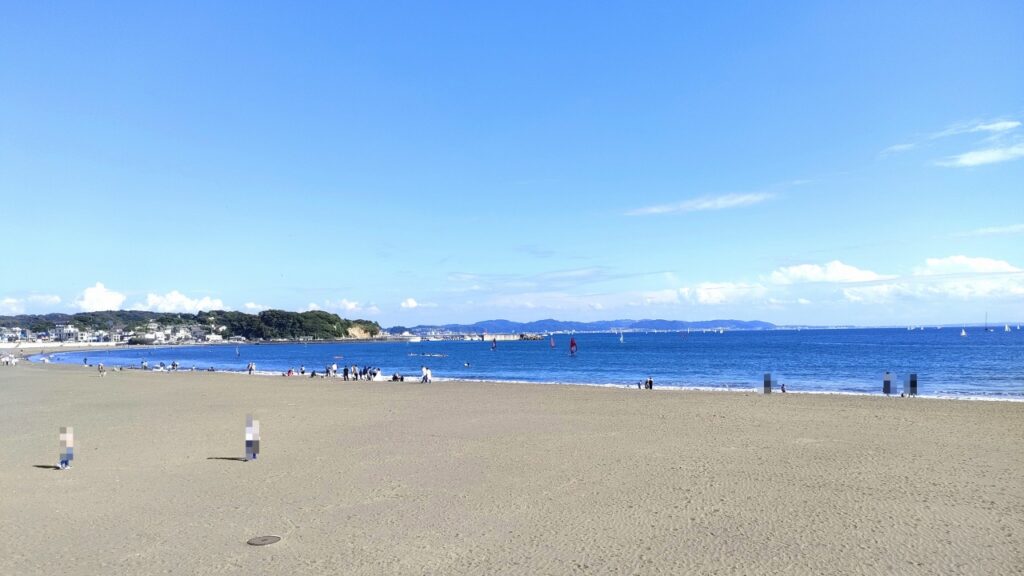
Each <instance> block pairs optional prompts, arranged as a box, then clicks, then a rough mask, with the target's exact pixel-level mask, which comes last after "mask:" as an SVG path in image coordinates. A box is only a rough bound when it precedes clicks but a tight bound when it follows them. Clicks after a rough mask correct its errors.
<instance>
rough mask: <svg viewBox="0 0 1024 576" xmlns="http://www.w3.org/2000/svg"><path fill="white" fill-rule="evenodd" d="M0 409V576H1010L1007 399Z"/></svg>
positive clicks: (616, 396) (228, 403)
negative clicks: (65, 443) (68, 460)
mask: <svg viewBox="0 0 1024 576" xmlns="http://www.w3.org/2000/svg"><path fill="white" fill-rule="evenodd" d="M247 413H253V414H254V415H255V416H256V418H258V419H259V420H260V422H261V429H262V451H261V455H260V458H259V460H258V461H256V462H241V461H239V460H237V459H238V458H240V457H241V456H243V454H244V432H245V416H246V414H247ZM0 414H2V417H0V489H2V490H3V498H2V500H0V518H2V519H3V522H2V523H0V574H17V575H31V574H156V573H169V574H222V573H232V574H495V573H502V574H531V575H532V574H571V573H579V574H894V573H899V574H1011V573H1020V572H1021V570H1022V567H1024V480H1022V478H1024V450H1022V448H1021V446H1024V403H1011V402H978V401H954V400H938V399H898V398H882V397H858V396H838V395H797V394H786V395H782V394H773V395H771V396H761V395H757V394H752V393H751V394H748V393H725V392H678V391H658V390H655V391H654V392H645V391H640V390H636V389H635V388H633V389H608V388H591V387H577V386H547V385H522V384H481V383H459V382H447V383H434V384H429V385H423V384H416V383H400V384H393V383H374V382H360V383H351V382H349V383H346V382H342V381H340V380H324V379H319V378H317V379H309V378H281V377H249V376H240V375H232V374H211V373H202V372H200V373H176V374H169V373H143V372H139V371H125V372H111V373H108V375H107V376H106V377H105V378H100V377H99V375H98V373H97V372H96V371H95V370H94V369H87V368H84V367H79V366H56V365H48V366H47V365H28V366H26V365H24V364H22V365H19V366H18V367H16V368H0ZM61 426H73V427H74V431H75V448H76V456H75V461H74V467H73V468H72V469H71V470H67V471H57V470H53V469H52V466H54V465H55V464H56V463H57V452H58V448H59V443H58V431H59V428H60V427H61ZM262 535H278V536H281V537H282V540H281V541H280V542H278V543H276V544H272V545H269V546H265V547H253V546H248V545H247V544H246V540H248V539H250V538H252V537H254V536H262Z"/></svg>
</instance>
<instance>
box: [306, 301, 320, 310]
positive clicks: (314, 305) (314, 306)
mask: <svg viewBox="0 0 1024 576" xmlns="http://www.w3.org/2000/svg"><path fill="white" fill-rule="evenodd" d="M319 309H320V306H318V305H317V303H316V302H310V303H309V305H308V306H306V312H312V311H314V310H319Z"/></svg>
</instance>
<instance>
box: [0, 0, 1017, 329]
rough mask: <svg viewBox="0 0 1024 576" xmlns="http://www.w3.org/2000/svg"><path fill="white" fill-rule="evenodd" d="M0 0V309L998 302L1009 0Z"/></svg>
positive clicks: (1009, 242)
mask: <svg viewBox="0 0 1024 576" xmlns="http://www.w3.org/2000/svg"><path fill="white" fill-rule="evenodd" d="M682 4H683V3H674V2H672V3H647V2H624V3H621V4H612V3H600V4H595V3H582V2H581V3H539V2H538V3H532V2H517V3H508V4H506V5H498V4H494V3H426V2H407V3H365V2H360V3H322V4H319V3H303V4H297V5H291V6H273V5H269V4H264V3H243V4H240V3H195V4H176V5H170V6H154V5H150V3H124V4H117V3H113V2H111V3H101V4H89V3H65V4H46V5H40V4H39V3H6V4H5V6H4V8H3V12H4V14H5V16H4V18H3V19H2V20H0V38H2V41H0V197H2V200H0V205H2V208H3V214H4V218H3V223H4V224H3V225H4V240H3V248H2V250H0V254H2V255H3V261H4V264H3V273H2V274H0V314H5V313H6V314H9V313H21V312H28V313H32V312H56V311H79V310H91V309H107V308H144V309H151V310H164V311H174V310H181V311H195V310H197V309H210V308H230V309H237V310H244V311H253V310H259V309H263V308H268V307H274V308H284V309H290V310H305V309H309V308H313V307H315V308H320V309H324V310H330V311H334V312H338V313H339V314H341V315H343V316H346V317H362V318H370V319H374V320H378V321H380V322H381V323H382V324H384V325H397V324H402V325H413V324H420V323H434V322H471V321H475V320H482V319H489V318H509V319H514V320H533V319H539V318H547V317H554V318H559V319H566V320H595V319H611V318H670V319H684V320H703V319H711V318H739V319H760V320H767V321H772V322H776V323H782V324H788V323H799V324H873V325H890V324H895V325H901V324H933V323H947V322H949V323H956V322H980V321H982V320H983V319H984V315H985V313H986V312H987V313H988V314H989V316H990V317H991V318H993V319H995V320H997V321H1014V322H1016V321H1024V125H1022V124H1021V123H1022V122H1024V72H1022V69H1024V68H1022V66H1021V63H1022V62H1024V34H1022V33H1021V29H1022V27H1024V4H1022V3H1020V2H1010V1H1007V2H970V3H965V2H955V3H952V2H951V3H943V2H933V3H927V4H926V5H910V3H905V4H904V3H899V5H893V3H889V2H877V3H874V2H863V3H835V2H821V3H803V2H792V3H764V2H751V3H740V2H734V3H712V4H713V5H711V6H696V5H694V6H687V5H682Z"/></svg>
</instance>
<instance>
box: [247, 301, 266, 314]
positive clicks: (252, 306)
mask: <svg viewBox="0 0 1024 576" xmlns="http://www.w3.org/2000/svg"><path fill="white" fill-rule="evenodd" d="M242 308H245V309H246V310H249V311H251V312H262V311H264V310H268V309H269V307H267V306H264V305H263V304H257V303H255V302H246V303H245V304H242Z"/></svg>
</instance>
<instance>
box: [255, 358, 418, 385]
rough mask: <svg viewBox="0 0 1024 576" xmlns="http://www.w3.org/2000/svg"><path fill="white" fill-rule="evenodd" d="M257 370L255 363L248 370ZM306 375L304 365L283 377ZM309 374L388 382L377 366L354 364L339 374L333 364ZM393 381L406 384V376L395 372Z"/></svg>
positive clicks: (290, 370) (314, 376)
mask: <svg viewBox="0 0 1024 576" xmlns="http://www.w3.org/2000/svg"><path fill="white" fill-rule="evenodd" d="M255 368H256V365H255V364H254V363H253V362H250V363H249V366H248V368H247V370H248V372H249V374H252V373H253V372H254V371H255ZM306 374H307V372H306V367H305V366H304V365H300V366H299V369H298V370H295V369H294V368H289V369H288V371H287V372H283V373H282V374H281V375H282V376H306ZM308 374H309V377H310V378H316V377H318V376H319V377H320V378H341V379H342V380H344V381H346V382H348V381H356V380H367V381H375V382H384V381H386V380H387V378H386V377H385V376H384V375H383V371H382V370H381V369H380V368H378V367H376V366H362V367H360V366H358V365H356V364H353V365H351V366H342V368H341V372H340V373H339V372H338V364H337V362H335V363H333V364H331V365H329V366H324V370H323V372H317V371H316V370H313V371H312V372H309V373H308ZM391 381H392V382H405V376H403V375H402V374H401V373H399V372H395V373H394V374H392V375H391Z"/></svg>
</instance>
